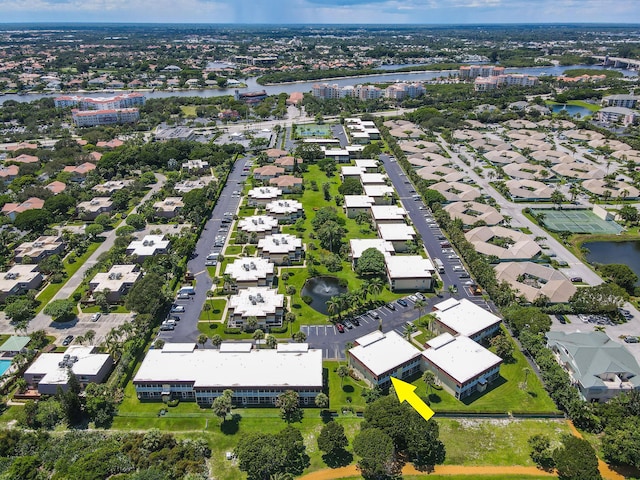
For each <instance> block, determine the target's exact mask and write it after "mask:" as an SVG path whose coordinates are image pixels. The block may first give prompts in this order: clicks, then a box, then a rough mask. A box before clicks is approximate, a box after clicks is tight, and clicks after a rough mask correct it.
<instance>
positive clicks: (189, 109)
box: [180, 105, 196, 118]
mask: <svg viewBox="0 0 640 480" xmlns="http://www.w3.org/2000/svg"><path fill="white" fill-rule="evenodd" d="M180 110H181V111H182V115H183V116H185V117H187V118H196V107H195V106H193V105H181V106H180Z"/></svg>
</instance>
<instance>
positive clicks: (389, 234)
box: [378, 223, 416, 241]
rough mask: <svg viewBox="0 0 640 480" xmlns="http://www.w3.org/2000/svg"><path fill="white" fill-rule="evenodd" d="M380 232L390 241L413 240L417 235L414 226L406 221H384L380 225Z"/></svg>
mask: <svg viewBox="0 0 640 480" xmlns="http://www.w3.org/2000/svg"><path fill="white" fill-rule="evenodd" d="M378 233H380V236H381V237H382V238H383V239H384V240H389V241H401V240H411V239H413V238H414V237H415V236H416V231H415V230H414V229H413V227H412V226H410V225H405V224H404V223H387V224H385V223H382V224H380V225H378Z"/></svg>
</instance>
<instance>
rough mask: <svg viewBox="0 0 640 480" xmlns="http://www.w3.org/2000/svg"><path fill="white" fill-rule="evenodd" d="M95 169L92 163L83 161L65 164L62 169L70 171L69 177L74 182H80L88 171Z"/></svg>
mask: <svg viewBox="0 0 640 480" xmlns="http://www.w3.org/2000/svg"><path fill="white" fill-rule="evenodd" d="M95 169H96V166H95V165H94V164H93V163H89V162H85V163H81V164H80V165H67V166H66V167H64V169H63V171H65V172H69V173H71V174H72V176H71V179H72V180H73V181H74V182H81V181H83V180H84V177H86V176H87V174H88V173H89V172H91V171H93V170H95Z"/></svg>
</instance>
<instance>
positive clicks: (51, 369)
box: [25, 345, 110, 385]
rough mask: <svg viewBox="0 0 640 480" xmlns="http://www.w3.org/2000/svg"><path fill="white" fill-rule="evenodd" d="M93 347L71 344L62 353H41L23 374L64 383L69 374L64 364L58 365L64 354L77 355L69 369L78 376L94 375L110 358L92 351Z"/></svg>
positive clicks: (50, 382) (46, 381)
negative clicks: (75, 360)
mask: <svg viewBox="0 0 640 480" xmlns="http://www.w3.org/2000/svg"><path fill="white" fill-rule="evenodd" d="M94 348H95V347H80V346H75V345H74V346H71V347H69V348H67V350H66V352H64V353H41V354H40V356H39V357H38V358H37V359H36V360H35V361H34V362H33V363H32V364H31V366H30V367H29V368H28V369H27V371H26V372H25V374H29V375H38V376H40V375H43V377H42V380H40V383H44V384H49V385H50V384H60V385H65V384H66V383H67V380H68V379H69V376H68V374H67V367H66V366H63V367H61V366H59V365H58V364H59V363H60V362H62V360H63V358H64V356H65V354H68V355H69V356H70V357H77V358H78V361H77V362H75V363H73V364H72V367H71V370H72V371H73V373H75V374H76V375H77V376H78V377H80V376H94V375H97V374H98V372H100V369H101V368H102V367H103V366H104V364H105V363H106V362H108V361H109V360H110V356H109V355H108V354H106V353H93V351H94Z"/></svg>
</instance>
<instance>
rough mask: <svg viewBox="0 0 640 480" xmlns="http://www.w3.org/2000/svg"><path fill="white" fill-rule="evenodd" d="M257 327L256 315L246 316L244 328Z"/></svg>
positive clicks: (251, 328) (252, 328) (253, 328)
mask: <svg viewBox="0 0 640 480" xmlns="http://www.w3.org/2000/svg"><path fill="white" fill-rule="evenodd" d="M257 327H258V317H256V316H254V315H252V316H250V317H249V318H247V323H246V325H245V330H255V329H256V328H257Z"/></svg>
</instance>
